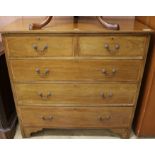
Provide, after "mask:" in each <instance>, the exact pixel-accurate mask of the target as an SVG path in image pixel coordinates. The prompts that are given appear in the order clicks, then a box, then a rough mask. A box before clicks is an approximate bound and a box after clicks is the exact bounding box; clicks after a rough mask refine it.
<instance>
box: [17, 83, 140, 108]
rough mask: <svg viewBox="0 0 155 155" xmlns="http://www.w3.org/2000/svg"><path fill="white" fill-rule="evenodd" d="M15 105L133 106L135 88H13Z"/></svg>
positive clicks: (48, 85)
mask: <svg viewBox="0 0 155 155" xmlns="http://www.w3.org/2000/svg"><path fill="white" fill-rule="evenodd" d="M15 91H16V96H17V99H18V104H19V105H37V104H38V105H44V106H46V105H64V106H68V105H72V106H77V105H80V106H89V105H93V106H94V105H103V104H107V105H109V104H113V105H116V104H118V105H119V104H123V105H124V104H130V105H134V102H135V101H134V99H135V94H136V91H137V85H136V84H121V83H118V84H71V83H68V84H16V85H15Z"/></svg>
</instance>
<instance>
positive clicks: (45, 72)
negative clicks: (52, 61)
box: [35, 68, 50, 77]
mask: <svg viewBox="0 0 155 155" xmlns="http://www.w3.org/2000/svg"><path fill="white" fill-rule="evenodd" d="M35 71H36V73H37V74H38V75H39V76H40V77H46V76H47V75H48V74H49V72H50V71H49V69H48V68H46V69H45V71H44V72H41V70H40V69H39V68H36V70H35Z"/></svg>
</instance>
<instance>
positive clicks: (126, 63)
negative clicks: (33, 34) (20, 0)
mask: <svg viewBox="0 0 155 155" xmlns="http://www.w3.org/2000/svg"><path fill="white" fill-rule="evenodd" d="M10 63H11V69H12V74H13V79H14V80H15V81H25V82H26V81H91V82H92V81H94V82H95V81H110V82H111V81H137V80H139V73H140V70H141V67H142V66H143V65H142V63H143V61H141V60H104V61H103V60H47V59H46V60H10Z"/></svg>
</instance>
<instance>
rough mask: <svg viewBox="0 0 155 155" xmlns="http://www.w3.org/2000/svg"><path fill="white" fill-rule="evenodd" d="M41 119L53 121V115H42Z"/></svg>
mask: <svg viewBox="0 0 155 155" xmlns="http://www.w3.org/2000/svg"><path fill="white" fill-rule="evenodd" d="M41 119H42V120H44V121H52V120H53V116H42V117H41Z"/></svg>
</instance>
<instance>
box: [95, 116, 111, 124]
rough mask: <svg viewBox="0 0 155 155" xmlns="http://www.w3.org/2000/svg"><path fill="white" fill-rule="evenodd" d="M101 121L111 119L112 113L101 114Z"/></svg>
mask: <svg viewBox="0 0 155 155" xmlns="http://www.w3.org/2000/svg"><path fill="white" fill-rule="evenodd" d="M98 119H99V121H101V122H102V121H107V120H110V119H111V116H110V115H105V116H100V117H99V118H98Z"/></svg>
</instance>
